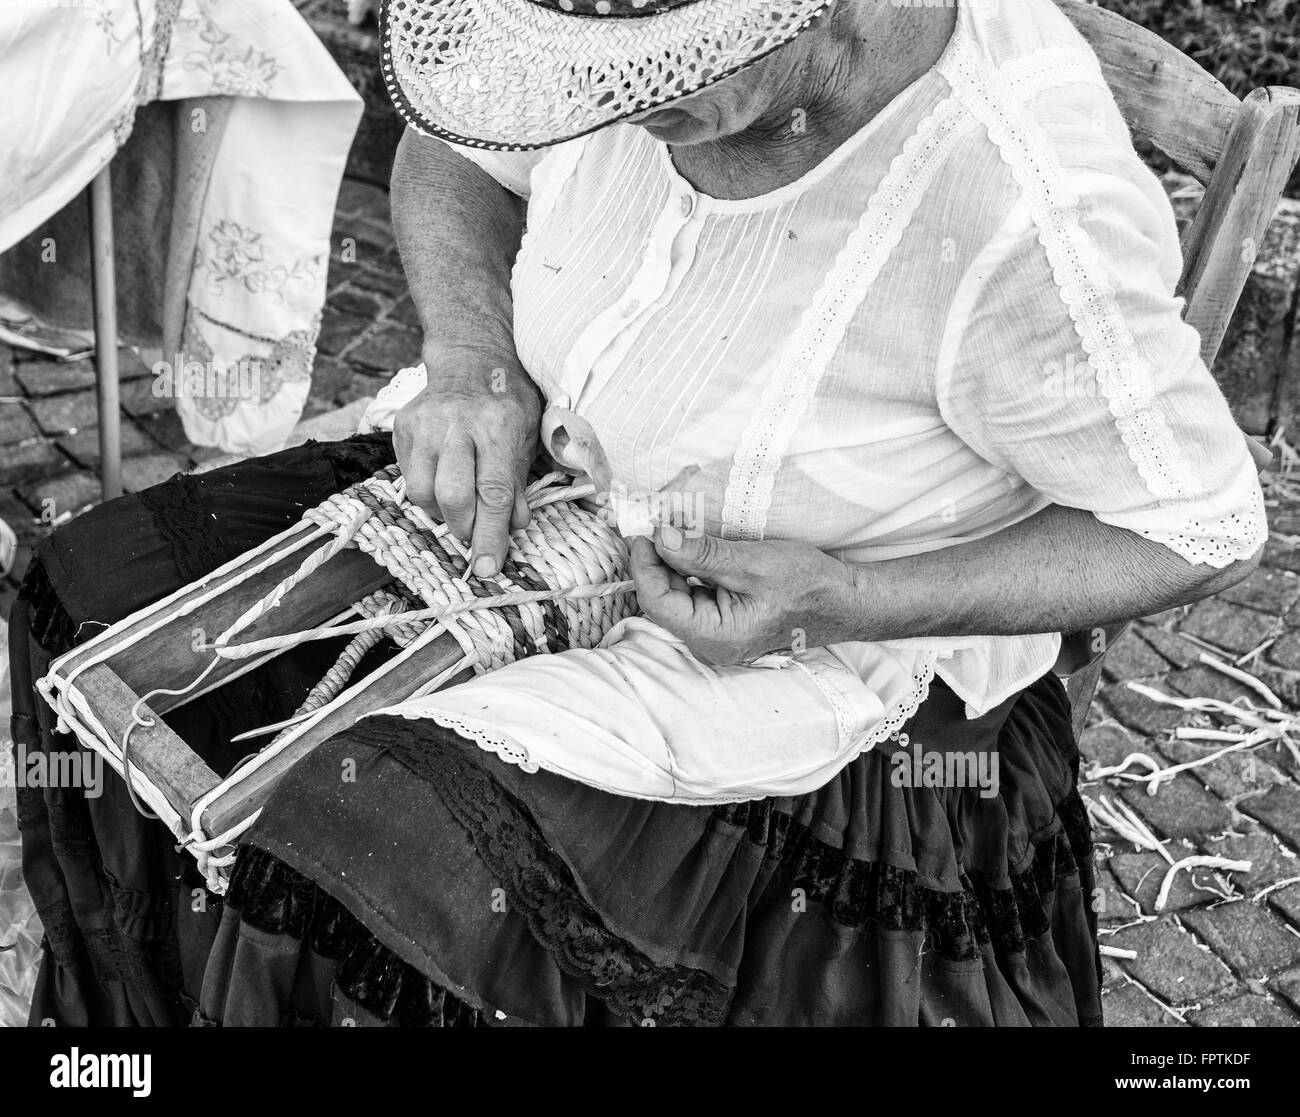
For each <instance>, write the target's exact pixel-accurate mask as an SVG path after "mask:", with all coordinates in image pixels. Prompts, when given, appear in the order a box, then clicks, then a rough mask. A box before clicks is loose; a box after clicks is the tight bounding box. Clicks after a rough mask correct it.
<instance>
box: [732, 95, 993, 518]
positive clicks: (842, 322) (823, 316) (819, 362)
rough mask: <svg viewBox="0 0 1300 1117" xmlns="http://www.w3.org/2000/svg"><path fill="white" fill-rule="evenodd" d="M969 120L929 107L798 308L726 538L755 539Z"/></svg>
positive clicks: (751, 430) (755, 422)
mask: <svg viewBox="0 0 1300 1117" xmlns="http://www.w3.org/2000/svg"><path fill="white" fill-rule="evenodd" d="M974 124H975V121H974V119H973V118H972V117H971V116H970V115H969V113H967V112H966V111H965V109H964V108H963V107H962V106H961V105H960V104H959V103H958V102H957V101H956V100H955V99H953V98H948V99H946V100H944V101H942V102H940V104H939V105H937V106H936V108H935V110H934V112H933V113H931V114H930V116H928V117H927V118H926V119H925V120H924V121H922V122H921V125H920V127H919V128H918V129H917V131H916V133H915V135H913V136H912V137H911V138H909V139H908V141H907V143H906V144H905V145H904V146H903V150H902V151H901V152H900V153H899V155H898V156H897V157H896V158H895V159H894V162H893V164H892V165H891V167H890V170H889V173H888V174H887V175H886V176H885V178H884V179H883V180H882V181H881V183H880V186H879V187H878V188H877V190H876V192H875V194H874V195H873V196H872V198H871V200H870V202H868V204H867V210H866V212H865V213H864V214H863V216H862V220H861V222H860V224H859V225H858V227H857V228H856V229H855V230H854V231H853V233H852V234H851V235H850V237H849V239H848V241H847V243H846V244H845V246H844V248H843V249H842V250H841V252H840V254H839V256H838V257H837V259H836V261H835V265H834V267H833V268H832V269H831V271H830V273H829V274H828V276H827V277H826V281H825V283H824V284H823V285H822V288H821V290H820V291H819V292H818V293H817V297H816V298H815V299H813V301H812V302H811V303H810V304H809V305H808V307H807V308H806V309H805V310H804V313H803V316H802V318H801V319H800V324H799V330H798V333H797V334H796V336H795V338H794V341H793V344H792V346H791V348H790V350H789V354H790V355H789V356H788V357H787V358H786V359H785V360H783V361H782V363H781V365H780V366H779V367H778V369H777V372H776V375H775V376H774V377H773V379H772V381H771V383H769V384H768V386H767V388H766V389H765V390H764V392H763V396H762V399H761V400H760V402H759V405H758V409H757V411H756V412H755V414H754V417H753V419H752V420H751V421H750V423H749V426H748V427H747V428H746V430H745V433H744V435H743V436H742V438H741V441H740V446H739V448H738V449H737V451H736V456H735V458H734V460H733V462H732V467H731V474H730V477H729V479H728V483H727V493H726V498H725V501H724V505H723V510H722V534H723V537H724V538H726V539H749V540H757V539H762V538H763V532H764V530H765V529H766V527H767V513H768V509H769V508H770V507H771V504H772V492H773V488H774V486H775V482H776V474H777V471H778V470H779V469H780V467H781V459H782V457H783V456H784V454H785V451H786V449H787V448H788V446H789V444H790V439H791V438H792V437H793V435H794V432H795V431H796V430H797V429H798V426H799V422H800V420H801V419H802V418H803V416H804V413H805V412H806V411H807V409H808V404H809V401H810V400H811V399H812V397H813V395H814V394H815V393H816V391H817V386H818V384H819V383H820V381H821V378H822V374H823V373H824V372H825V371H826V367H827V366H828V365H829V363H830V361H831V359H832V358H833V357H834V356H835V353H836V351H837V350H838V349H839V347H840V345H841V344H842V343H843V341H844V335H845V333H846V331H847V330H848V326H849V323H850V322H851V321H852V319H853V316H854V315H855V314H856V313H857V311H858V309H859V308H860V307H861V306H862V303H863V301H864V300H865V299H866V296H867V292H868V291H869V290H870V288H871V285H872V284H873V283H874V282H875V281H876V279H877V277H878V276H879V275H880V273H881V272H882V271H883V270H884V266H885V264H886V263H887V262H888V260H889V258H890V256H891V255H892V254H893V251H894V249H895V248H896V247H897V246H898V244H899V242H900V241H901V240H902V239H903V234H904V232H906V230H907V228H908V226H909V225H910V224H911V221H912V217H913V216H914V215H915V213H916V211H917V208H918V207H919V206H920V204H921V201H922V199H923V198H924V197H925V193H926V190H927V189H928V187H929V185H930V183H931V181H932V180H933V179H934V175H935V172H936V171H937V170H938V168H939V166H940V165H941V164H942V163H943V161H944V159H946V158H947V156H948V154H949V153H950V152H951V151H952V149H953V147H954V146H955V145H956V143H957V141H958V140H959V139H960V137H961V136H962V134H963V133H964V132H966V131H967V130H969V129H970V128H972V127H974Z"/></svg>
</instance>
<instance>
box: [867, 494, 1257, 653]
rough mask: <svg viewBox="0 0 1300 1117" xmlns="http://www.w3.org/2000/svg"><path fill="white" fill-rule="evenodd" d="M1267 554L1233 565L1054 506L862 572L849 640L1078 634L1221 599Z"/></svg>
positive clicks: (1084, 513) (877, 564) (882, 563)
mask: <svg viewBox="0 0 1300 1117" xmlns="http://www.w3.org/2000/svg"><path fill="white" fill-rule="evenodd" d="M1257 563H1258V556H1255V557H1254V558H1252V559H1250V560H1246V561H1241V562H1237V563H1234V564H1232V565H1231V566H1228V567H1225V568H1223V569H1216V568H1214V567H1211V566H1200V565H1194V564H1192V563H1189V562H1187V561H1186V560H1185V559H1183V558H1181V557H1180V556H1179V555H1177V554H1175V553H1174V552H1172V551H1170V550H1169V549H1168V548H1166V547H1164V546H1162V545H1161V544H1159V543H1156V542H1153V541H1151V540H1149V539H1145V538H1143V537H1142V536H1140V535H1137V534H1135V533H1133V532H1130V531H1126V530H1124V529H1122V528H1117V527H1112V526H1110V525H1108V524H1104V523H1102V522H1101V521H1100V520H1098V519H1097V518H1096V517H1095V516H1093V515H1092V514H1091V513H1089V512H1084V511H1080V510H1078V509H1073V508H1061V507H1056V506H1052V507H1050V508H1047V509H1044V510H1043V511H1042V512H1040V513H1039V514H1038V515H1036V516H1033V517H1031V518H1030V519H1028V520H1025V521H1024V522H1023V523H1020V524H1016V525H1014V526H1013V527H1010V528H1007V529H1006V530H1004V531H1001V532H998V533H996V534H995V535H991V536H988V537H986V538H984V539H980V540H977V541H975V542H972V543H966V544H962V545H960V546H956V547H950V548H947V549H946V550H942V551H934V552H931V553H929V554H925V555H915V556H912V557H909V558H901V559H890V560H888V561H885V562H879V563H865V564H862V565H860V566H856V567H854V568H853V584H854V589H853V595H852V601H851V603H850V604H849V606H848V608H847V610H846V612H845V615H844V624H845V626H846V628H847V629H848V630H849V632H850V633H851V634H848V635H845V637H844V638H845V639H849V640H900V639H919V638H923V637H931V636H934V637H937V636H1018V635H1026V634H1031V633H1039V632H1076V631H1081V630H1085V629H1091V628H1095V627H1101V626H1105V625H1110V624H1115V623H1118V622H1123V621H1127V620H1131V619H1133V618H1135V617H1143V616H1149V615H1151V614H1153V613H1158V612H1162V611H1163V610H1165V609H1172V608H1174V607H1176V606H1179V605H1186V604H1189V603H1191V602H1194V601H1199V600H1200V599H1201V598H1204V597H1209V596H1212V595H1213V594H1216V593H1219V592H1220V591H1222V590H1225V589H1227V588H1228V587H1230V586H1232V585H1235V584H1236V583H1237V582H1239V581H1241V580H1242V579H1243V578H1245V577H1247V576H1248V575H1249V574H1250V572H1251V571H1252V570H1253V569H1254V568H1255V566H1256V565H1257Z"/></svg>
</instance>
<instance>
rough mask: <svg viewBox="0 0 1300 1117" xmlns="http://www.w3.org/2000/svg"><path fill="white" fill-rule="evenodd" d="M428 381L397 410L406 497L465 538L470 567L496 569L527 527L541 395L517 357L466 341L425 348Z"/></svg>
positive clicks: (396, 439)
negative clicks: (462, 345)
mask: <svg viewBox="0 0 1300 1117" xmlns="http://www.w3.org/2000/svg"><path fill="white" fill-rule="evenodd" d="M425 367H426V369H427V370H428V376H429V383H428V387H427V388H425V390H424V391H423V392H421V393H420V394H419V395H418V396H416V397H415V399H413V400H412V401H411V402H410V403H409V404H407V405H406V406H405V407H404V408H403V409H402V410H401V411H399V412H398V413H397V417H396V419H395V420H394V423H393V446H394V448H395V449H396V451H397V461H398V463H399V464H400V465H401V467H402V473H403V475H404V476H405V478H406V493H407V496H408V497H409V498H410V500H411V501H412V503H414V504H416V505H418V506H419V507H420V508H423V509H424V510H425V511H426V512H428V513H429V515H431V516H435V517H437V518H439V519H443V520H445V521H446V522H447V525H448V527H450V528H451V530H452V531H454V532H455V533H456V535H457V536H458V537H459V538H461V539H465V540H469V541H470V542H471V555H472V557H473V564H474V573H475V574H478V575H479V576H481V577H491V576H492V575H494V574H496V573H497V572H498V571H499V570H500V569H501V564H502V563H503V562H504V561H505V556H506V551H507V548H508V547H509V545H510V532H511V531H514V530H518V529H519V528H522V527H525V526H526V525H527V524H528V521H529V518H530V515H529V511H528V506H527V504H525V502H524V489H525V487H526V485H527V482H528V470H529V467H530V466H531V465H532V462H533V459H534V457H536V454H537V438H538V425H539V423H540V420H541V397H540V395H539V394H538V391H537V388H536V386H535V385H534V384H533V382H532V381H531V380H530V379H529V377H528V375H527V373H525V372H524V370H523V369H522V368H521V367H520V366H519V364H518V362H517V361H514V360H512V361H503V360H501V359H499V358H497V357H495V356H491V355H485V354H484V353H480V352H477V351H469V350H452V351H448V350H445V349H443V350H439V351H437V352H435V353H431V354H429V355H428V356H426V359H425Z"/></svg>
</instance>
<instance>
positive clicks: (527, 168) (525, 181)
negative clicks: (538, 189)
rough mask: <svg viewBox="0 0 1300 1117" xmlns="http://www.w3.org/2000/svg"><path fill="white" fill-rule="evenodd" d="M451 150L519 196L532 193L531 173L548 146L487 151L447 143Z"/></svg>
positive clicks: (544, 154)
mask: <svg viewBox="0 0 1300 1117" xmlns="http://www.w3.org/2000/svg"><path fill="white" fill-rule="evenodd" d="M447 146H448V147H450V148H451V149H452V150H453V151H458V152H460V154H461V155H463V156H465V158H466V159H468V160H469V161H470V162H471V163H473V164H475V165H476V166H478V167H480V168H482V169H483V170H485V171H486V172H487V173H488V174H490V175H491V176H492V177H493V178H494V179H496V180H497V182H499V183H500V184H501V185H502V186H504V187H505V188H506V189H507V190H509V191H510V193H512V194H518V195H519V197H521V198H528V197H530V196H531V195H532V174H533V168H534V167H536V166H537V165H538V164H539V163H540V162H541V161H542V160H543V159H544V158H545V157H546V155H547V154H548V151H549V149H548V148H540V149H538V150H535V151H487V150H485V149H483V148H478V147H462V146H461V145H460V144H453V143H448V144H447Z"/></svg>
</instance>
